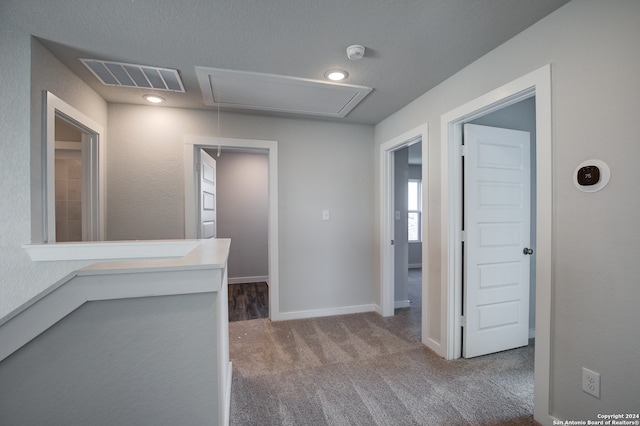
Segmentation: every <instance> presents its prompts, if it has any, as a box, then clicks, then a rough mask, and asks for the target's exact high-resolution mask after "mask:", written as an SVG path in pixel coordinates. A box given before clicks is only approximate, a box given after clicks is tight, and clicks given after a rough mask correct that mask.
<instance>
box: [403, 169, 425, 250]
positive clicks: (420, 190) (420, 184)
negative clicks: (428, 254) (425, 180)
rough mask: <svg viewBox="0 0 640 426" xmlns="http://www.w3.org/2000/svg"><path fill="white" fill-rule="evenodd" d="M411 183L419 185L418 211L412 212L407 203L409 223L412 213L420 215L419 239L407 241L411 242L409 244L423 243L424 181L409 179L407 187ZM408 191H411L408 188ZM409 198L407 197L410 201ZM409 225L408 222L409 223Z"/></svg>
mask: <svg viewBox="0 0 640 426" xmlns="http://www.w3.org/2000/svg"><path fill="white" fill-rule="evenodd" d="M411 182H416V183H417V184H418V188H417V192H418V194H417V196H418V200H417V203H418V209H417V210H411V209H409V205H408V203H407V221H408V219H409V215H411V214H412V213H417V214H418V222H417V223H418V239H416V240H412V239H411V238H409V236H407V239H408V241H409V244H411V243H421V242H422V179H409V180H408V181H407V187H408V186H409V183H411ZM407 191H409V189H408V188H407ZM408 198H409V197H407V199H408ZM407 223H408V222H407Z"/></svg>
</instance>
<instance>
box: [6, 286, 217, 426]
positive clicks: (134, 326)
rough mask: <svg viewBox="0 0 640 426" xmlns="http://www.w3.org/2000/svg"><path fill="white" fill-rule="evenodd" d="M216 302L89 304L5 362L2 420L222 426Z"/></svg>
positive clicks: (169, 299)
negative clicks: (219, 410) (218, 377)
mask: <svg viewBox="0 0 640 426" xmlns="http://www.w3.org/2000/svg"><path fill="white" fill-rule="evenodd" d="M215 298H216V295H215V294H213V293H211V294H197V295H181V296H166V297H151V298H136V299H126V300H110V301H102V302H89V303H87V304H85V305H83V306H81V307H80V308H79V309H78V310H76V311H74V312H72V313H71V314H70V315H68V316H67V317H65V318H64V319H62V320H61V321H59V322H58V323H56V324H55V325H54V326H53V327H51V328H49V329H48V330H47V331H45V332H44V333H43V334H41V335H40V336H38V337H37V338H36V339H34V340H32V341H31V342H29V343H28V344H27V345H25V346H23V347H22V348H21V349H19V350H18V351H17V352H15V353H14V354H13V355H11V356H10V357H9V358H7V359H5V360H4V361H2V362H1V363H0V413H1V414H0V423H2V424H3V425H4V424H6V425H44V424H51V425H105V426H106V425H154V426H155V425H178V424H180V425H194V426H195V425H205V424H215V423H216V419H217V415H218V413H217V395H218V390H217V371H216V368H217V364H216V362H215V360H216V356H217V355H216V333H215V326H214V325H215V324H216V308H215Z"/></svg>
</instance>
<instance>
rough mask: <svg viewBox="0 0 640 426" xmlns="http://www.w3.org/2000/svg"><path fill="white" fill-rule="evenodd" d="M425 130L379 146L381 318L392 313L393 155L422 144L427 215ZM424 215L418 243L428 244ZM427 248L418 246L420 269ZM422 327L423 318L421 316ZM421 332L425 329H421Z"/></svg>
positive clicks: (421, 128)
mask: <svg viewBox="0 0 640 426" xmlns="http://www.w3.org/2000/svg"><path fill="white" fill-rule="evenodd" d="M428 137H429V126H428V124H427V123H425V124H423V125H421V126H418V127H416V128H414V129H412V130H409V131H408V132H405V133H403V134H401V135H400V136H397V137H395V138H393V139H391V140H390V141H387V142H385V143H383V144H382V145H380V259H381V262H380V305H379V309H378V313H379V314H380V315H382V316H385V317H387V316H393V312H394V294H393V290H394V285H393V280H394V260H393V259H394V257H393V246H392V245H391V240H392V239H393V153H394V152H395V151H397V150H398V149H401V148H403V147H405V146H409V145H411V144H413V143H415V142H416V141H417V140H418V139H421V141H422V211H423V212H427V211H428V210H427V207H428V206H427V201H428V199H429V197H428V189H429V185H428V176H429V175H428V165H429V143H428ZM427 218H428V215H426V214H423V215H422V224H421V229H422V241H423V242H426V241H428V239H427V238H428V235H427V229H428V226H427V224H426V223H425V222H426V221H427ZM427 245H428V244H423V246H422V250H423V251H422V268H423V270H428V267H429V265H428V256H427ZM426 282H427V281H426V279H425V274H423V276H422V288H423V291H422V299H423V300H422V306H427V305H426V301H425V299H426V296H427V291H426V290H424V289H425V288H426V285H425V284H426ZM422 321H423V324H424V315H423V319H422ZM423 329H425V327H424V326H423Z"/></svg>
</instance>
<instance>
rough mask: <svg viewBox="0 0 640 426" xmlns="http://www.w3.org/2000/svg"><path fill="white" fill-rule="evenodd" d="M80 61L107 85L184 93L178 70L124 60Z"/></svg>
mask: <svg viewBox="0 0 640 426" xmlns="http://www.w3.org/2000/svg"><path fill="white" fill-rule="evenodd" d="M80 61H81V62H82V63H83V64H84V65H85V66H86V67H87V68H89V70H90V71H91V72H92V73H93V75H95V76H96V77H97V78H98V80H100V81H101V82H102V84H105V85H107V86H122V87H139V88H141V89H157V90H166V91H169V92H181V93H184V86H183V85H182V80H181V79H180V74H179V73H178V70H174V69H170V68H158V67H151V66H147V65H135V64H125V63H122V62H110V61H101V60H98V59H83V58H81V59H80Z"/></svg>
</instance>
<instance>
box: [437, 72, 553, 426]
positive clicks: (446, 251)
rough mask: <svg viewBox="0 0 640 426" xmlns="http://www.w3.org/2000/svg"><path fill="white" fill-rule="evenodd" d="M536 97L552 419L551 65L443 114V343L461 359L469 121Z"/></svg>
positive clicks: (539, 370)
mask: <svg viewBox="0 0 640 426" xmlns="http://www.w3.org/2000/svg"><path fill="white" fill-rule="evenodd" d="M533 96H535V122H536V124H535V131H536V144H535V159H536V160H535V185H536V198H535V205H536V215H535V216H536V217H535V243H536V249H537V250H536V261H535V282H536V287H535V289H536V292H535V293H536V294H535V303H536V305H535V339H536V343H535V362H534V382H535V383H534V418H535V419H536V420H538V421H540V422H546V421H547V420H548V419H549V379H550V371H551V368H550V354H551V350H550V345H551V251H552V245H551V236H552V233H551V229H552V185H551V178H552V169H551V159H552V149H551V73H550V66H549V65H547V66H545V67H542V68H540V69H538V70H536V71H533V72H531V73H529V74H527V75H525V76H523V77H520V78H518V79H516V80H514V81H512V82H511V83H508V84H506V85H504V86H502V87H500V88H498V89H496V90H494V91H492V92H489V93H487V94H486V95H483V96H481V97H480V98H477V99H474V100H472V101H470V102H467V103H466V104H464V105H462V106H460V107H458V108H456V109H454V110H452V111H450V112H449V113H447V114H444V115H443V116H442V120H441V131H442V144H441V160H442V161H441V172H442V185H441V196H442V218H441V220H442V222H441V235H442V238H441V270H442V275H441V278H442V281H441V288H440V291H441V302H442V303H441V306H442V311H441V312H440V318H441V325H442V328H441V333H440V335H441V339H440V342H439V345H438V346H439V347H438V348H437V349H438V351H439V353H441V354H442V356H444V357H445V358H446V359H454V358H458V357H460V355H461V339H460V334H461V333H460V327H461V325H462V321H463V317H462V315H461V300H462V294H461V293H462V290H461V289H462V284H461V283H462V275H463V274H462V271H463V269H462V265H463V259H462V250H461V249H460V247H461V242H462V239H463V237H464V233H463V232H462V229H463V225H462V223H463V215H462V195H461V194H462V189H461V188H462V173H461V168H462V161H460V155H461V152H462V149H461V146H460V143H461V140H462V133H463V126H464V124H465V123H468V122H470V121H473V120H474V119H477V118H480V117H482V116H485V115H486V114H488V113H490V112H494V111H497V110H499V109H502V108H504V107H506V106H508V105H513V104H515V103H518V102H520V101H522V100H525V99H528V98H531V97H533Z"/></svg>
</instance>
